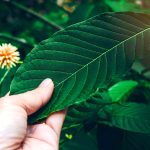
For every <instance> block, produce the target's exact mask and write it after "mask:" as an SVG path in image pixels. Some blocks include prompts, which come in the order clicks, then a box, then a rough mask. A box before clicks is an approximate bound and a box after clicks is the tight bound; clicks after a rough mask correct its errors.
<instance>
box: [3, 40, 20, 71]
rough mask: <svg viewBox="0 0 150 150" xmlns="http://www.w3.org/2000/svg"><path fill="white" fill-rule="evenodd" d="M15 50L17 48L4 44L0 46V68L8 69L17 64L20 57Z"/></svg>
mask: <svg viewBox="0 0 150 150" xmlns="http://www.w3.org/2000/svg"><path fill="white" fill-rule="evenodd" d="M17 49H18V48H17V47H15V46H13V45H11V44H6V43H4V44H2V45H1V46H0V68H2V69H3V68H7V69H10V68H12V67H13V66H16V64H17V63H19V60H20V57H19V56H20V55H19V52H18V51H17Z"/></svg>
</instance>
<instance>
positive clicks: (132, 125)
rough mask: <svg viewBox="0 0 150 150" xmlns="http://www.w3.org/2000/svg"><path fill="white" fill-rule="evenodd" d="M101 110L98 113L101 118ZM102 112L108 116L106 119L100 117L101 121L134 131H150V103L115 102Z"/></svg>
mask: <svg viewBox="0 0 150 150" xmlns="http://www.w3.org/2000/svg"><path fill="white" fill-rule="evenodd" d="M101 112H102V111H100V112H99V113H98V114H99V117H100V118H101ZM102 113H105V114H106V115H107V116H108V117H107V119H106V118H105V119H106V120H105V121H101V119H99V120H100V121H99V122H101V123H105V124H107V125H111V126H114V127H118V128H121V129H124V130H128V131H132V132H139V133H150V119H149V118H150V105H146V104H141V103H140V104H138V103H133V102H126V103H123V104H122V105H119V104H113V105H112V106H111V107H110V108H109V109H108V108H107V110H105V109H104V110H103V112H102Z"/></svg>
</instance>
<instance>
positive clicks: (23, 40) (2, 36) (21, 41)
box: [0, 33, 32, 47]
mask: <svg viewBox="0 0 150 150" xmlns="http://www.w3.org/2000/svg"><path fill="white" fill-rule="evenodd" d="M0 38H3V39H8V40H12V41H15V42H17V43H20V44H23V45H25V46H28V47H32V45H30V44H28V43H27V42H26V40H25V39H19V38H16V37H13V36H11V35H7V34H2V33H0Z"/></svg>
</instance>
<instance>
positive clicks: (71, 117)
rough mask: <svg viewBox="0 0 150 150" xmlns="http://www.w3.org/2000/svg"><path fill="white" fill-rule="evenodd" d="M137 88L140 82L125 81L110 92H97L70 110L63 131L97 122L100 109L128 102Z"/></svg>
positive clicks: (113, 87) (117, 84)
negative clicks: (81, 124)
mask: <svg viewBox="0 0 150 150" xmlns="http://www.w3.org/2000/svg"><path fill="white" fill-rule="evenodd" d="M137 86H138V82H136V81H133V80H125V81H120V82H118V83H116V84H114V85H113V86H111V87H110V88H109V89H108V92H106V91H103V92H100V91H97V92H96V93H95V94H93V96H92V97H91V98H89V99H87V100H86V101H85V102H82V103H81V104H77V105H74V106H72V107H71V109H69V111H68V115H67V117H66V120H65V125H64V128H63V129H66V128H70V127H75V126H79V124H80V123H86V122H92V121H94V120H96V118H97V113H98V112H99V111H100V109H103V107H104V106H105V105H111V104H113V103H115V102H119V101H120V102H122V101H125V100H127V99H128V96H129V95H130V94H131V93H132V91H133V90H134V89H135V88H136V87H137ZM79 116H80V117H79ZM87 116H88V118H87Z"/></svg>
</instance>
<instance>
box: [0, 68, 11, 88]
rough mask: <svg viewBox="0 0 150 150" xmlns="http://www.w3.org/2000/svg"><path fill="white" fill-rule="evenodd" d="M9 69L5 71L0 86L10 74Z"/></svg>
mask: <svg viewBox="0 0 150 150" xmlns="http://www.w3.org/2000/svg"><path fill="white" fill-rule="evenodd" d="M10 70H11V69H7V70H6V72H5V73H4V75H3V77H2V78H1V80H0V86H1V85H2V83H3V81H4V80H5V78H6V77H7V75H8V73H9V72H10Z"/></svg>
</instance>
